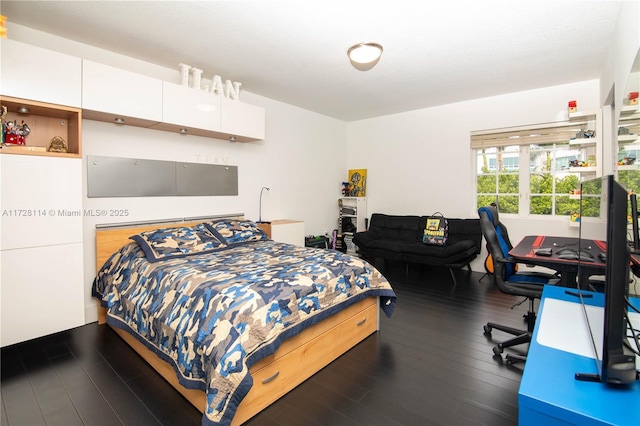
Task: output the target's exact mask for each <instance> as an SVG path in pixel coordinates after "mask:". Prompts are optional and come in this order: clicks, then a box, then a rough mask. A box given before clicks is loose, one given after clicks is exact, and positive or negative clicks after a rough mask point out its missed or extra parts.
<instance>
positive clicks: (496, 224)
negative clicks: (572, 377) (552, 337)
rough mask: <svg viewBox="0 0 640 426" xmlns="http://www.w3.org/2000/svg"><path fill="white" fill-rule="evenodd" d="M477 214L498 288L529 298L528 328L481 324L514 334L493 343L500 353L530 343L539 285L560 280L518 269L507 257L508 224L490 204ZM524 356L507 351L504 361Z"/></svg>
mask: <svg viewBox="0 0 640 426" xmlns="http://www.w3.org/2000/svg"><path fill="white" fill-rule="evenodd" d="M478 215H479V216H480V228H481V229H482V235H483V236H484V238H485V240H486V241H487V250H488V251H489V253H490V254H491V257H492V258H493V271H494V273H493V279H494V282H495V283H496V284H497V285H498V288H500V290H501V291H502V292H503V293H506V294H513V295H516V296H524V297H525V298H526V299H525V300H528V301H529V309H528V311H527V313H526V314H525V315H524V319H525V320H526V322H527V329H526V330H520V329H516V328H513V327H508V326H505V325H501V324H496V323H493V322H488V323H487V324H486V325H485V326H484V334H485V335H487V336H490V335H491V331H492V330H493V329H494V328H495V329H497V330H501V331H504V332H506V333H508V334H512V335H514V336H515V337H514V338H512V339H509V340H507V341H505V342H502V343H499V344H498V345H497V346H494V348H493V353H494V354H495V355H497V356H502V352H503V350H504V348H508V347H511V346H516V345H520V344H523V343H529V342H530V341H531V335H532V333H533V328H534V326H535V322H536V312H535V309H534V301H535V299H540V297H541V296H542V289H543V286H544V285H545V284H556V283H558V282H559V281H560V279H559V278H558V276H557V275H551V274H546V273H541V272H519V271H518V270H517V263H516V262H515V260H513V259H510V258H509V250H511V248H512V247H513V246H512V245H511V242H510V241H509V234H508V232H507V228H506V227H505V226H504V225H503V224H502V223H501V222H500V219H499V217H498V209H497V208H496V207H495V206H493V205H491V206H487V207H480V209H478ZM525 300H523V301H521V302H518V303H516V304H515V305H513V306H512V307H511V308H512V309H513V308H514V307H516V306H518V305H520V304H521V303H523V302H524V301H525ZM525 360H526V357H525V356H521V355H515V354H507V355H506V361H507V364H509V365H511V364H513V363H514V362H518V361H521V362H524V361H525Z"/></svg>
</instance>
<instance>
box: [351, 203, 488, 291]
mask: <svg viewBox="0 0 640 426" xmlns="http://www.w3.org/2000/svg"><path fill="white" fill-rule="evenodd" d="M447 222H448V224H449V235H448V239H447V242H446V244H445V245H444V246H436V245H429V244H425V243H423V242H422V236H423V233H424V228H425V225H426V223H427V216H391V215H386V214H381V213H374V214H372V215H371V220H370V221H369V229H368V230H367V231H364V232H357V233H356V234H355V236H354V237H353V242H354V244H355V245H356V246H357V247H358V252H359V253H360V254H361V255H362V256H364V257H373V258H382V259H392V260H401V261H405V262H407V263H418V264H423V265H429V266H441V267H446V268H449V271H450V272H451V277H452V278H453V280H454V282H455V276H454V275H453V271H452V268H457V269H461V268H463V267H464V266H467V267H468V268H469V269H471V268H470V267H469V263H471V261H472V260H473V259H475V258H476V257H477V256H478V254H479V253H480V248H481V244H482V230H481V229H480V219H449V218H447Z"/></svg>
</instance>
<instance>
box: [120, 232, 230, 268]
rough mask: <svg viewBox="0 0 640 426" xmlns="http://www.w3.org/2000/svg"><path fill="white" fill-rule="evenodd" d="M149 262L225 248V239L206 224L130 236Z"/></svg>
mask: <svg viewBox="0 0 640 426" xmlns="http://www.w3.org/2000/svg"><path fill="white" fill-rule="evenodd" d="M129 238H130V239H132V240H133V241H135V242H137V243H138V244H139V245H140V247H141V248H142V250H143V251H144V253H145V255H146V256H147V260H148V261H149V262H158V261H160V260H163V259H171V258H177V257H185V256H189V255H195V254H203V253H210V252H213V251H216V250H220V249H223V248H225V247H226V246H227V245H226V244H225V243H224V239H223V238H222V237H221V236H220V235H218V234H217V233H216V232H215V231H212V230H211V229H209V228H208V227H207V226H205V225H204V224H202V223H200V224H198V225H194V226H178V227H173V228H161V229H154V230H152V231H146V232H142V233H140V234H137V235H132V236H131V237H129Z"/></svg>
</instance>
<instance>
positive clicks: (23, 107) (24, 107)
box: [17, 106, 31, 114]
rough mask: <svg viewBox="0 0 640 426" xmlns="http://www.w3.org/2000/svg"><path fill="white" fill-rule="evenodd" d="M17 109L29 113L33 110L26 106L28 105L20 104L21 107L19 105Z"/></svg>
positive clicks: (22, 112) (21, 112)
mask: <svg viewBox="0 0 640 426" xmlns="http://www.w3.org/2000/svg"><path fill="white" fill-rule="evenodd" d="M17 111H18V112H19V113H20V114H29V113H30V112H31V110H30V109H29V108H28V107H26V106H19V107H18V109H17Z"/></svg>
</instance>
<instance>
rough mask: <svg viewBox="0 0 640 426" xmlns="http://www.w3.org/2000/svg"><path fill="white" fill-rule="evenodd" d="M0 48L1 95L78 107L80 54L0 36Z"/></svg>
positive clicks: (79, 98) (80, 71) (79, 102)
mask: <svg viewBox="0 0 640 426" xmlns="http://www.w3.org/2000/svg"><path fill="white" fill-rule="evenodd" d="M0 51H2V60H1V61H0V88H1V90H0V91H1V92H2V93H1V94H2V95H5V96H12V97H15V98H21V99H29V100H34V101H40V102H47V103H52V104H57V105H65V106H72V107H76V108H79V107H80V105H81V104H82V85H81V81H82V61H81V59H80V58H76V57H73V56H70V55H66V54H63V53H59V52H54V51H52V50H48V49H43V48H41V47H37V46H33V45H30V44H26V43H21V42H19V41H15V40H10V39H0Z"/></svg>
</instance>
